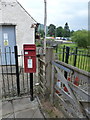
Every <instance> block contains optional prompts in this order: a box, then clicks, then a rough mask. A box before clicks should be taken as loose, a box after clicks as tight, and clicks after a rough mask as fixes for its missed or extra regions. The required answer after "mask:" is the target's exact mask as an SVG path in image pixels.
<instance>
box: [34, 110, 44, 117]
mask: <svg viewBox="0 0 90 120" xmlns="http://www.w3.org/2000/svg"><path fill="white" fill-rule="evenodd" d="M33 118H43V115H42V114H41V112H40V110H39V109H37V110H36V112H35V113H34V115H33Z"/></svg>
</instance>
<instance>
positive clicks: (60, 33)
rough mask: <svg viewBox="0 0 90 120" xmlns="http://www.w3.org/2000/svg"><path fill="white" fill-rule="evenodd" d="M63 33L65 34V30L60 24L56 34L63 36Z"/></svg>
mask: <svg viewBox="0 0 90 120" xmlns="http://www.w3.org/2000/svg"><path fill="white" fill-rule="evenodd" d="M63 35H64V30H63V28H62V27H61V26H60V27H58V28H56V36H57V37H63Z"/></svg>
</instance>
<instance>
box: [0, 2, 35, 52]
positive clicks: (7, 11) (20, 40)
mask: <svg viewBox="0 0 90 120" xmlns="http://www.w3.org/2000/svg"><path fill="white" fill-rule="evenodd" d="M1 4H2V5H0V9H2V13H3V14H2V16H0V23H7V24H12V25H13V24H14V25H16V44H17V45H18V48H19V54H21V51H22V49H23V44H33V43H34V42H35V35H34V34H35V31H34V28H31V25H32V24H33V23H35V21H34V19H32V17H31V16H30V15H29V14H28V13H27V12H26V11H25V9H24V8H22V6H21V5H20V4H19V3H18V2H17V1H16V0H2V3H1ZM0 11H1V10H0ZM0 14H1V13H0Z"/></svg>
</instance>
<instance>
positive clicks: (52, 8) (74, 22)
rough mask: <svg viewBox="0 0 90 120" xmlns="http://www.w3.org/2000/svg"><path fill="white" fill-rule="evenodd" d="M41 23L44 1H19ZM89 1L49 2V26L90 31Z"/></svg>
mask: <svg viewBox="0 0 90 120" xmlns="http://www.w3.org/2000/svg"><path fill="white" fill-rule="evenodd" d="M18 1H19V3H21V5H22V6H23V7H24V8H25V9H26V10H27V11H28V12H29V13H30V15H31V16H32V17H33V18H34V19H35V20H36V21H37V22H39V23H44V0H18ZM88 2H89V1H88V0H47V25H49V24H54V25H56V26H57V27H58V26H62V27H64V25H65V23H66V22H68V25H69V27H70V30H80V29H88Z"/></svg>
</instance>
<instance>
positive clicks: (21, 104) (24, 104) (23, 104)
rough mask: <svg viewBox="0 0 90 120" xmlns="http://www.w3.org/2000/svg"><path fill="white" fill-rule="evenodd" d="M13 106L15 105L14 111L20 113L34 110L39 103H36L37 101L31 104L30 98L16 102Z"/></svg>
mask: <svg viewBox="0 0 90 120" xmlns="http://www.w3.org/2000/svg"><path fill="white" fill-rule="evenodd" d="M13 105H14V111H15V112H18V111H20V110H24V109H28V108H29V109H30V108H34V107H35V106H38V103H37V102H35V100H34V101H32V102H31V101H30V98H23V99H17V100H14V101H13Z"/></svg>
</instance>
